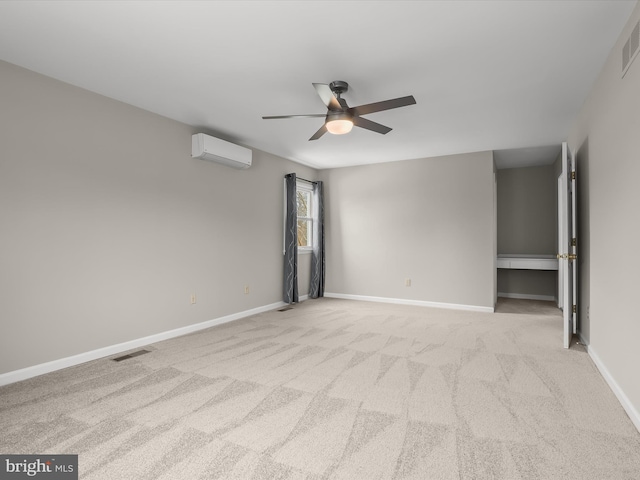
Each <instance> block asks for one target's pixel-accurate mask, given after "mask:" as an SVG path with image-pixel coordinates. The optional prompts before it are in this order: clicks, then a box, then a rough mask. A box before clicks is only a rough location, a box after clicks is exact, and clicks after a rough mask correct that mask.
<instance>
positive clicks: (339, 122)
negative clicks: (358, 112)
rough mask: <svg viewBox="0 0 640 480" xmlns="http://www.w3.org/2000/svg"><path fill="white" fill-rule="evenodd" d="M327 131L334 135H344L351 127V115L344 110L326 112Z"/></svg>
mask: <svg viewBox="0 0 640 480" xmlns="http://www.w3.org/2000/svg"><path fill="white" fill-rule="evenodd" d="M326 126H327V131H328V132H329V133H333V134H334V135H344V134H345V133H349V132H350V131H351V129H352V128H353V117H352V116H351V115H349V114H348V113H346V112H337V113H333V112H330V113H329V114H327V123H326Z"/></svg>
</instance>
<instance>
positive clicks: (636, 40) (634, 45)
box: [622, 22, 640, 77]
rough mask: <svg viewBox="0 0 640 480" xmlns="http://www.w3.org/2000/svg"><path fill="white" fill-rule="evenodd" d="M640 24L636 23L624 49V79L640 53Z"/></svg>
mask: <svg viewBox="0 0 640 480" xmlns="http://www.w3.org/2000/svg"><path fill="white" fill-rule="evenodd" d="M639 47H640V22H638V23H636V26H635V27H634V28H633V30H632V31H631V36H630V37H629V39H628V40H627V43H625V44H624V47H622V76H623V77H624V76H625V74H626V73H627V71H628V70H629V66H630V65H631V63H632V62H633V60H634V59H635V58H636V56H637V55H638V51H640V48H639Z"/></svg>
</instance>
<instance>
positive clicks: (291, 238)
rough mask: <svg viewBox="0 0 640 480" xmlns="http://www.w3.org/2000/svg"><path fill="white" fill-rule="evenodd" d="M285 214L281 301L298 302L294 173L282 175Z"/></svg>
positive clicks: (296, 215) (296, 209)
mask: <svg viewBox="0 0 640 480" xmlns="http://www.w3.org/2000/svg"><path fill="white" fill-rule="evenodd" d="M284 183H285V201H286V215H285V228H284V285H283V297H282V299H283V301H284V302H285V303H297V302H298V202H297V199H296V174H295V173H290V174H288V175H285V176H284Z"/></svg>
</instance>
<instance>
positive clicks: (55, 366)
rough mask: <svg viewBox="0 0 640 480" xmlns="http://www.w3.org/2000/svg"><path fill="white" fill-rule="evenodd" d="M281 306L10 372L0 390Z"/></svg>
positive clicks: (0, 379)
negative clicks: (9, 385)
mask: <svg viewBox="0 0 640 480" xmlns="http://www.w3.org/2000/svg"><path fill="white" fill-rule="evenodd" d="M285 305H286V303H284V302H277V303H272V304H270V305H264V306H262V307H257V308H252V309H251V310H245V311H243V312H238V313H233V314H231V315H225V316H224V317H219V318H215V319H213V320H207V321H206V322H201V323H196V324H194V325H188V326H186V327H181V328H176V329H174V330H168V331H166V332H161V333H156V334H154V335H149V336H148V337H143V338H137V339H135V340H130V341H128V342H123V343H118V344H116V345H110V346H108V347H104V348H99V349H97V350H91V351H89V352H84V353H80V354H78V355H73V356H71V357H66V358H61V359H58V360H53V361H51V362H47V363H41V364H39V365H34V366H32V367H27V368H22V369H20V370H14V371H13V372H7V373H3V374H0V386H2V385H8V384H10V383H15V382H19V381H22V380H26V379H28V378H32V377H37V376H38V375H43V374H45V373H50V372H54V371H56V370H61V369H63V368H67V367H72V366H74V365H79V364H81V363H85V362H89V361H91V360H97V359H98V358H103V357H108V356H110V355H115V354H118V353H122V352H126V351H127V350H131V349H134V348H138V347H143V346H145V345H150V344H152V343H156V342H161V341H162V340H168V339H170V338H175V337H180V336H182V335H187V334H189V333H193V332H197V331H198V330H204V329H206V328H211V327H215V326H216V325H221V324H223V323H227V322H232V321H234V320H239V319H241V318H245V317H250V316H251V315H257V314H258V313H263V312H268V311H270V310H275V309H276V308H280V307H283V306H285Z"/></svg>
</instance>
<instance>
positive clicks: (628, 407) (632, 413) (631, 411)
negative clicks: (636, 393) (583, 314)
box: [579, 335, 640, 432]
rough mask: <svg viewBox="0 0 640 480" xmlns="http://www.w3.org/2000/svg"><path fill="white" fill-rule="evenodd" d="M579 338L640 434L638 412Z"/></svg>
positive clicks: (593, 351)
mask: <svg viewBox="0 0 640 480" xmlns="http://www.w3.org/2000/svg"><path fill="white" fill-rule="evenodd" d="M579 338H580V342H581V343H582V344H583V345H584V346H585V348H586V349H587V353H588V354H589V356H590V357H591V360H593V363H595V365H596V367H597V368H598V370H599V371H600V374H601V375H602V377H603V378H604V379H605V381H606V382H607V385H609V388H611V390H612V391H613V393H614V395H615V396H616V397H617V399H618V401H619V402H620V404H621V405H622V408H624V411H625V412H627V415H629V418H630V419H631V421H632V422H633V424H634V425H635V427H636V428H637V429H638V432H640V412H638V410H637V409H636V407H635V406H634V405H633V403H631V400H629V397H627V395H626V394H625V393H624V390H622V388H620V385H618V382H616V380H615V379H614V378H613V376H612V375H611V373H610V372H609V370H608V369H607V367H606V366H605V365H604V363H603V362H602V360H600V357H599V356H598V354H597V353H596V352H595V350H594V349H593V348H591V347H590V346H589V345H587V344H585V343H584V341H583V339H582V336H580V335H579Z"/></svg>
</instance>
